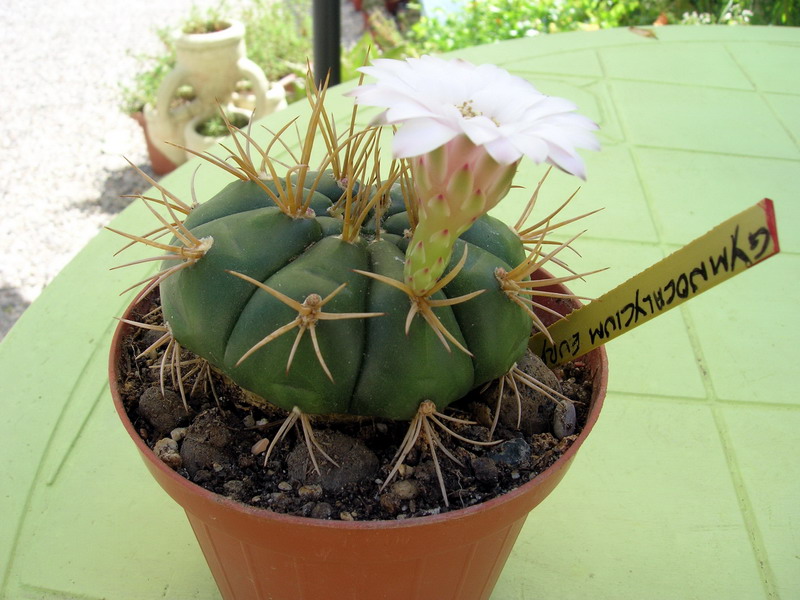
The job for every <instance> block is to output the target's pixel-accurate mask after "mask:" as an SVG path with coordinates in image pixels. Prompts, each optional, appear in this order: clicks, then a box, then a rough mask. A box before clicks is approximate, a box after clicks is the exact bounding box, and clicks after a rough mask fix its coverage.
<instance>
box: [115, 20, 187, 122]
mask: <svg viewBox="0 0 800 600" xmlns="http://www.w3.org/2000/svg"><path fill="white" fill-rule="evenodd" d="M156 35H157V36H158V39H159V41H160V42H161V43H162V45H163V48H164V49H163V52H160V53H158V54H134V55H133V58H134V59H135V60H136V63H137V65H138V67H137V71H136V75H134V77H133V81H131V82H130V83H123V84H121V85H120V95H121V108H122V110H123V112H125V113H126V114H129V115H132V114H134V113H136V112H139V111H141V110H142V109H143V108H144V105H145V104H155V100H156V93H157V92H158V86H159V85H161V81H162V80H163V79H164V77H166V76H167V74H168V73H169V72H170V71H171V70H172V69H174V68H175V42H174V41H173V39H172V30H171V29H170V28H169V27H162V28H160V29H158V30H157V31H156Z"/></svg>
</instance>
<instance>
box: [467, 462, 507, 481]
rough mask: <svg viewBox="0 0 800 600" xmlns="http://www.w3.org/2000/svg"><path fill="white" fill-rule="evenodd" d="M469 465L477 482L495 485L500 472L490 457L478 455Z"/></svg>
mask: <svg viewBox="0 0 800 600" xmlns="http://www.w3.org/2000/svg"><path fill="white" fill-rule="evenodd" d="M470 466H471V467H472V471H473V473H475V479H477V480H478V482H480V483H481V484H483V485H491V486H495V485H497V481H498V478H499V477H500V473H499V471H498V470H497V463H496V462H495V461H493V460H492V459H491V458H488V457H486V456H478V457H476V458H473V459H472V461H471V463H470Z"/></svg>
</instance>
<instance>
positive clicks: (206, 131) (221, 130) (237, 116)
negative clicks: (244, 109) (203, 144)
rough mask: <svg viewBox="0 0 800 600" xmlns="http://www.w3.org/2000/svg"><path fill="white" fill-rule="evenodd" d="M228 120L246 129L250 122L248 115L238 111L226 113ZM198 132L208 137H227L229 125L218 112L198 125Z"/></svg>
mask: <svg viewBox="0 0 800 600" xmlns="http://www.w3.org/2000/svg"><path fill="white" fill-rule="evenodd" d="M225 116H226V117H227V119H228V121H229V122H230V123H231V125H233V126H234V127H238V128H239V129H244V128H245V127H247V124H248V123H249V122H250V119H248V118H247V116H246V115H243V114H242V113H238V112H231V113H226V114H225ZM197 133H199V134H200V135H204V136H206V137H225V136H226V135H228V126H227V125H226V124H225V120H224V119H223V118H222V115H219V114H216V115H214V116H213V117H210V118H208V119H206V120H205V121H203V122H201V123H200V124H199V125H198V126H197Z"/></svg>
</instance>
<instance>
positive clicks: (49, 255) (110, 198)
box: [0, 0, 361, 339]
mask: <svg viewBox="0 0 800 600" xmlns="http://www.w3.org/2000/svg"><path fill="white" fill-rule="evenodd" d="M216 4H217V2H214V1H211V0H169V2H164V0H135V1H133V2H123V1H121V0H61V1H60V2H56V3H53V2H30V1H29V0H5V2H4V10H3V13H4V22H3V25H2V30H1V31H2V36H0V64H2V65H3V77H2V78H0V339H2V338H3V337H4V336H5V334H6V333H7V332H8V331H9V329H10V328H11V326H12V325H13V324H14V322H15V321H16V320H17V319H18V318H19V316H20V315H21V314H22V313H23V311H24V310H25V309H26V308H27V307H28V306H29V305H30V303H31V302H33V301H34V300H35V299H36V297H37V296H38V295H39V294H40V293H41V292H42V290H43V289H44V288H45V286H47V284H48V283H49V282H50V281H51V280H52V279H53V277H55V276H56V275H57V274H58V272H59V271H60V270H61V269H62V268H63V267H64V266H65V265H66V264H67V263H68V262H69V261H70V259H71V258H72V257H73V256H75V254H77V253H78V252H79V251H80V249H81V248H82V247H83V246H84V245H85V244H86V243H87V242H88V241H89V240H90V239H91V238H92V237H94V236H95V235H96V234H97V232H98V231H99V230H100V229H101V228H102V227H103V226H104V225H106V224H107V223H108V222H109V221H110V220H111V219H112V218H113V216H114V215H115V214H116V213H118V212H119V211H121V210H122V209H124V208H125V206H127V204H128V203H129V202H130V200H127V199H123V198H121V196H123V195H126V194H135V193H140V192H141V191H143V190H144V189H145V187H146V186H143V184H142V182H141V179H140V178H139V176H138V175H136V173H135V172H134V171H133V169H132V168H131V167H130V166H129V165H128V164H127V162H126V161H125V158H124V157H127V158H128V159H130V160H131V161H132V162H133V163H134V164H136V165H138V166H139V167H140V168H142V169H143V170H145V171H146V172H148V173H150V174H151V175H152V172H151V171H150V167H149V164H148V161H147V151H146V148H145V144H144V139H143V137H142V134H141V130H140V129H139V126H138V125H137V124H136V123H135V122H134V121H133V120H132V119H130V118H129V117H128V116H127V115H125V114H124V113H122V112H121V111H120V108H119V103H120V99H119V84H120V82H123V81H129V80H130V78H131V77H132V76H133V74H134V72H135V67H136V62H135V60H134V58H133V57H132V55H131V54H141V53H151V52H158V51H159V47H160V42H159V41H158V38H157V37H156V35H155V29H156V28H157V27H161V26H163V25H168V24H177V23H179V22H180V21H181V20H182V19H184V18H185V17H186V16H187V15H188V14H189V12H190V10H191V7H192V6H193V5H195V6H198V7H206V6H213V5H216ZM360 28H361V18H360V15H359V14H358V13H356V12H355V11H354V9H353V8H352V5H351V4H350V3H349V2H347V0H342V36H343V38H344V39H345V42H346V43H347V42H348V41H352V39H355V37H357V36H358V35H359V33H360Z"/></svg>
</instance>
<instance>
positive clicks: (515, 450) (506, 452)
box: [487, 438, 531, 467]
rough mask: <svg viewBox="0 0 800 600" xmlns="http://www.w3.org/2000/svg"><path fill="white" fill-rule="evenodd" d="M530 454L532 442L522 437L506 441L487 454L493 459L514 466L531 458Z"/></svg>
mask: <svg viewBox="0 0 800 600" xmlns="http://www.w3.org/2000/svg"><path fill="white" fill-rule="evenodd" d="M530 455H531V447H530V444H528V442H526V441H525V440H524V439H522V438H514V439H511V440H508V441H505V442H503V443H502V444H500V445H499V446H497V447H496V448H495V449H494V450H493V451H492V452H489V453H488V454H487V456H488V457H489V458H490V459H492V460H493V461H495V462H497V463H502V464H506V465H509V466H512V467H515V466H518V465H520V464H522V463H523V462H525V461H526V460H528V458H530Z"/></svg>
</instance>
